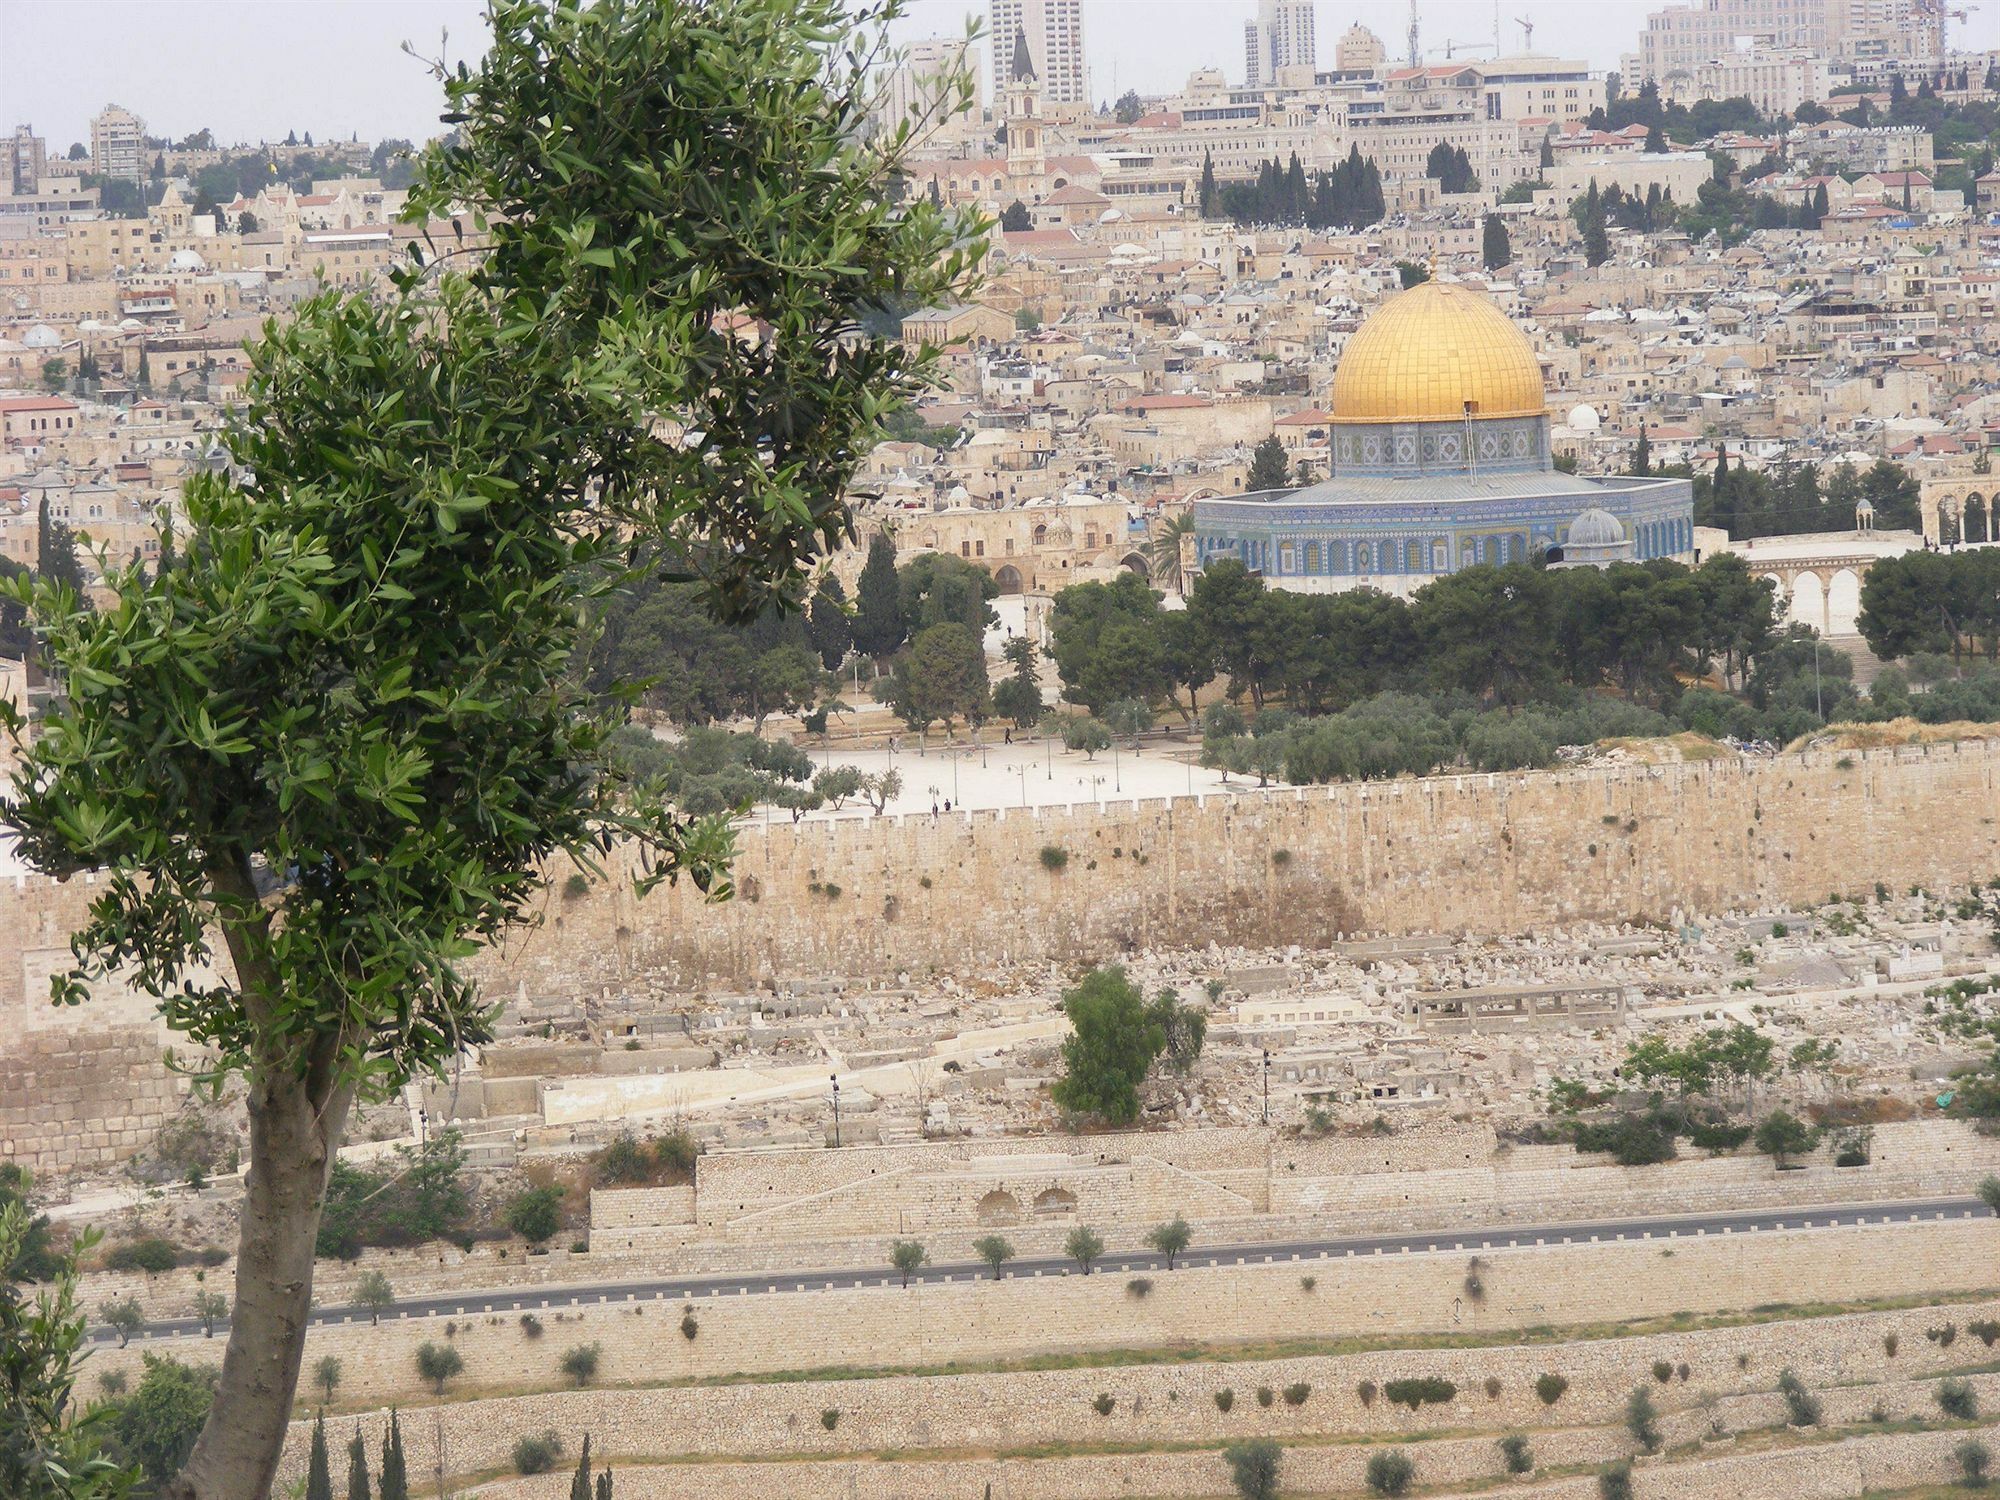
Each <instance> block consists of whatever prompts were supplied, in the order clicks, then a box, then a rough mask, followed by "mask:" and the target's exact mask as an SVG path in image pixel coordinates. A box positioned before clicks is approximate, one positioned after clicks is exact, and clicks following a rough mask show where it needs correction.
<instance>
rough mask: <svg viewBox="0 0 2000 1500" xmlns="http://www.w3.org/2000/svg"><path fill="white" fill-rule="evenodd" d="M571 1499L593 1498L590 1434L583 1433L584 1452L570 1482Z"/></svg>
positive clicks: (589, 1499)
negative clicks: (591, 1491)
mask: <svg viewBox="0 0 2000 1500" xmlns="http://www.w3.org/2000/svg"><path fill="white" fill-rule="evenodd" d="M569 1500H592V1497H591V1493H590V1434H589V1433H587V1432H586V1433H585V1434H584V1435H583V1453H582V1455H581V1456H580V1457H578V1459H577V1461H576V1474H575V1476H574V1477H573V1478H572V1479H571V1480H570V1482H569Z"/></svg>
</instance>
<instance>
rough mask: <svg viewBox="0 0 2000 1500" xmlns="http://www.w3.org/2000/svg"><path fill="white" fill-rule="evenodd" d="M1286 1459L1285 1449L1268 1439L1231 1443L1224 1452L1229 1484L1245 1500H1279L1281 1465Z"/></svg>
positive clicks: (1223, 1457) (1223, 1458)
mask: <svg viewBox="0 0 2000 1500" xmlns="http://www.w3.org/2000/svg"><path fill="white" fill-rule="evenodd" d="M1283 1458H1284V1449H1282V1448H1280V1447H1279V1446H1278V1445H1277V1444H1276V1443H1274V1442H1272V1441H1271V1440H1270V1439H1268V1438H1259V1439H1258V1440H1257V1441H1256V1442H1254V1443H1232V1444H1230V1446H1229V1447H1227V1448H1224V1449H1223V1450H1222V1461H1223V1462H1224V1463H1226V1464H1227V1465H1229V1482H1230V1483H1231V1484H1232V1485H1234V1486H1235V1488H1236V1493H1237V1494H1238V1495H1239V1496H1241V1497H1242V1500H1277V1494H1278V1465H1279V1463H1280V1461H1281V1460H1282V1459H1283Z"/></svg>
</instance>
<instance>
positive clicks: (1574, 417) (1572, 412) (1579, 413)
mask: <svg viewBox="0 0 2000 1500" xmlns="http://www.w3.org/2000/svg"><path fill="white" fill-rule="evenodd" d="M1569 425H1570V426H1571V427H1572V428H1574V429H1575V430H1576V431H1578V432H1595V431H1597V429H1598V427H1599V426H1600V425H1601V419H1600V418H1599V417H1598V415H1597V408H1596V407H1594V406H1572V407H1571V408H1570V409H1569Z"/></svg>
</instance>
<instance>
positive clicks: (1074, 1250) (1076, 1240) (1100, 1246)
mask: <svg viewBox="0 0 2000 1500" xmlns="http://www.w3.org/2000/svg"><path fill="white" fill-rule="evenodd" d="M1103 1253H1104V1238H1103V1236H1102V1235H1100V1234H1098V1232H1097V1231H1096V1230H1094V1229H1092V1228H1091V1227H1090V1226H1089V1225H1087V1224H1079V1225H1077V1226H1076V1228H1074V1229H1072V1230H1071V1231H1070V1232H1069V1234H1068V1235H1067V1236H1066V1237H1065V1238H1064V1239H1063V1254H1064V1255H1067V1256H1068V1257H1069V1258H1070V1259H1071V1260H1073V1261H1075V1262H1076V1263H1077V1264H1078V1265H1079V1266H1081V1267H1083V1274H1084V1275H1086V1276H1088V1275H1089V1274H1090V1263H1091V1262H1092V1261H1094V1260H1096V1259H1097V1257H1098V1256H1100V1255H1102V1254H1103Z"/></svg>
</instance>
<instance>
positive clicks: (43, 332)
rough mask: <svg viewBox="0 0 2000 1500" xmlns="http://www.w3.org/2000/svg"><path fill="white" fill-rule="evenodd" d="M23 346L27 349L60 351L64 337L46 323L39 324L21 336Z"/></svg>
mask: <svg viewBox="0 0 2000 1500" xmlns="http://www.w3.org/2000/svg"><path fill="white" fill-rule="evenodd" d="M21 346H22V347H23V348H26V349H60V348H61V347H62V335H61V334H59V333H57V332H56V331H55V330H54V329H53V328H51V327H49V325H48V324H46V323H37V324H36V325H35V326H34V327H33V328H30V329H29V330H28V331H27V332H26V333H24V334H22V335H21Z"/></svg>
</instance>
